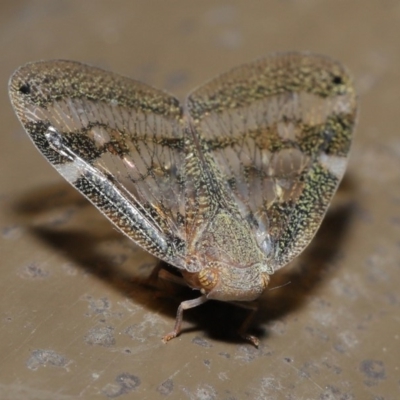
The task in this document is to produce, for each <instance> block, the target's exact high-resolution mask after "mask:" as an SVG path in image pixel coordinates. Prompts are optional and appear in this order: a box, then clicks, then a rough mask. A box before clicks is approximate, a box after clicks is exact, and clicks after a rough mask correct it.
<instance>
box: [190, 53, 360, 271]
mask: <svg viewBox="0 0 400 400" xmlns="http://www.w3.org/2000/svg"><path fill="white" fill-rule="evenodd" d="M187 109H188V112H189V113H190V115H191V117H192V119H193V125H194V126H195V127H196V130H197V134H198V136H199V141H200V142H201V143H202V148H203V151H204V153H209V154H210V155H212V159H213V163H214V168H216V169H217V170H218V172H219V174H221V175H222V176H223V177H224V181H225V182H226V185H227V188H228V189H229V190H231V192H232V194H233V196H234V198H235V200H236V204H237V207H238V209H239V210H240V212H241V215H242V216H243V218H244V220H246V221H247V223H249V224H250V226H251V228H252V230H253V232H254V234H255V237H256V239H257V241H258V243H259V245H260V247H261V248H262V249H263V251H264V252H265V253H266V254H267V255H268V256H269V258H270V260H271V261H270V262H271V264H272V266H273V268H274V269H275V270H277V269H279V268H281V267H283V266H284V265H286V264H287V263H288V262H289V261H291V260H292V259H293V258H294V257H295V256H297V255H298V254H299V253H300V252H301V251H302V250H303V249H304V248H305V247H306V245H307V244H308V243H309V241H310V240H311V239H312V237H313V236H314V234H315V232H316V230H317V229H318V227H319V226H320V223H321V221H322V219H323V216H324V214H325V212H326V210H327V207H328V205H329V203H330V201H331V198H332V196H333V195H334V193H335V191H336V189H337V187H338V184H339V182H340V180H341V178H342V176H343V174H344V171H345V167H346V163H347V158H348V153H349V150H350V144H351V139H352V131H353V128H354V124H355V120H356V111H357V104H356V95H355V91H354V87H353V84H352V81H351V78H350V77H349V75H348V73H347V71H346V70H345V69H344V68H343V67H342V66H341V65H340V64H339V63H337V62H335V61H333V60H331V59H329V58H326V57H323V56H319V55H314V54H309V53H282V54H275V55H272V56H269V57H267V58H264V59H261V60H258V61H255V62H252V63H249V64H245V65H243V66H241V67H238V68H235V69H233V70H231V71H230V72H227V73H225V74H222V75H221V76H219V77H217V78H216V79H213V80H211V81H210V82H209V83H207V84H205V85H204V86H201V87H200V88H198V89H197V90H195V91H194V92H192V93H191V94H190V95H189V97H188V99H187Z"/></svg>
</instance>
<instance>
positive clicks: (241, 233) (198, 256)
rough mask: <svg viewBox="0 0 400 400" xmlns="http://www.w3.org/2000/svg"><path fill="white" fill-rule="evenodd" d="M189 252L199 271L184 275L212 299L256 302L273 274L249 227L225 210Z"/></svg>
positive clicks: (189, 282)
mask: <svg viewBox="0 0 400 400" xmlns="http://www.w3.org/2000/svg"><path fill="white" fill-rule="evenodd" d="M189 249H190V253H191V254H188V255H189V257H190V258H191V260H192V262H195V263H196V264H197V266H198V268H197V269H198V272H195V273H184V274H183V276H184V277H185V279H186V280H187V282H188V284H189V285H190V286H191V287H194V288H196V289H199V290H201V292H202V293H205V294H207V295H208V297H209V298H210V299H215V300H222V301H233V300H235V301H251V300H254V299H256V298H257V297H259V296H260V294H261V293H262V292H263V290H264V289H265V288H266V286H267V285H268V281H269V274H271V273H272V272H273V271H272V270H271V268H270V267H269V266H268V261H267V258H266V255H265V254H263V252H262V251H261V250H260V248H259V247H258V244H257V242H256V240H255V239H254V236H253V235H252V232H251V231H250V229H249V227H248V225H247V224H246V223H245V222H244V221H241V220H239V219H238V218H237V217H235V216H232V215H230V214H229V213H227V212H225V211H222V212H219V213H217V214H216V215H215V217H214V218H213V219H212V221H210V222H209V223H208V224H207V226H206V227H205V229H204V230H203V232H202V233H201V234H200V235H199V238H198V239H197V240H196V243H195V245H194V246H191V247H190V248H189Z"/></svg>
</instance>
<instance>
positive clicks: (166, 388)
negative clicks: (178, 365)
mask: <svg viewBox="0 0 400 400" xmlns="http://www.w3.org/2000/svg"><path fill="white" fill-rule="evenodd" d="M173 390H174V381H173V380H172V379H169V378H168V379H167V380H165V381H164V382H163V383H161V384H160V385H159V386H158V388H157V392H158V393H160V394H161V395H163V396H168V395H170V394H171V393H172V392H173Z"/></svg>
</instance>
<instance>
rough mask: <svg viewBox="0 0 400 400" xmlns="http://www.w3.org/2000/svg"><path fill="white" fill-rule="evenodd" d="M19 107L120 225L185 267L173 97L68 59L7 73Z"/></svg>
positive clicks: (70, 175)
mask: <svg viewBox="0 0 400 400" xmlns="http://www.w3.org/2000/svg"><path fill="white" fill-rule="evenodd" d="M10 96H11V101H12V103H13V106H14V108H15V110H16V113H17V115H18V117H19V119H20V121H21V122H22V124H23V126H24V127H25V129H26V131H27V132H28V133H29V135H30V137H31V139H32V140H33V142H34V143H35V145H36V146H37V148H38V149H39V150H40V152H41V153H42V154H43V155H44V156H45V157H46V158H47V160H48V161H50V163H51V164H52V165H53V166H54V167H55V168H56V169H57V171H58V172H60V173H61V174H62V175H63V176H64V177H65V178H66V179H67V180H68V181H69V182H70V183H71V184H73V185H74V186H75V187H76V188H77V189H78V190H79V191H81V192H82V193H83V194H84V195H85V196H86V197H87V198H88V199H89V200H90V201H91V202H92V203H93V204H95V205H96V206H97V207H98V208H99V209H100V210H101V211H102V212H103V213H104V214H105V215H106V216H107V217H108V218H109V219H110V220H111V221H112V222H113V223H114V224H115V225H116V226H117V227H119V229H120V230H121V231H122V232H123V233H125V234H126V235H127V236H129V237H130V238H132V239H133V240H134V241H135V242H137V243H138V244H139V245H141V246H142V247H143V248H145V249H146V250H148V251H149V252H150V253H152V254H154V255H156V256H157V257H159V258H161V259H163V260H165V261H168V262H170V263H172V264H174V265H176V266H177V267H183V266H184V265H183V261H182V257H181V256H180V255H181V254H183V253H184V245H185V237H184V234H183V232H184V230H183V229H182V224H183V220H184V214H185V209H184V198H183V188H182V175H183V168H184V150H183V148H184V143H183V140H184V139H183V128H182V112H181V107H180V105H179V102H178V100H176V99H175V98H173V97H171V96H169V95H167V94H165V93H163V92H161V91H158V90H156V89H153V88H151V87H149V86H147V85H144V84H142V83H139V82H136V81H133V80H130V79H128V78H124V77H121V76H119V75H116V74H112V73H109V72H105V71H103V70H100V69H97V68H93V67H89V66H86V65H83V64H80V63H75V62H70V61H49V62H38V63H32V64H28V65H26V66H24V67H21V68H20V69H19V70H17V71H16V72H15V73H14V75H13V76H12V78H11V80H10Z"/></svg>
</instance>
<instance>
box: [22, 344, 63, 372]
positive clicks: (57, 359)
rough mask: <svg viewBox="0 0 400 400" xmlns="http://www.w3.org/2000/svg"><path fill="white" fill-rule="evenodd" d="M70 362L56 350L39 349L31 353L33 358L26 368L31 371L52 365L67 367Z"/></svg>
mask: <svg viewBox="0 0 400 400" xmlns="http://www.w3.org/2000/svg"><path fill="white" fill-rule="evenodd" d="M68 363H69V361H68V359H67V358H66V357H64V356H63V355H61V354H59V353H57V352H55V351H54V350H44V349H38V350H33V351H32V352H31V356H30V357H29V359H28V361H27V362H26V366H27V367H28V368H29V369H31V370H36V369H38V368H39V367H45V366H47V365H50V366H52V367H66V366H67V365H68Z"/></svg>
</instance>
